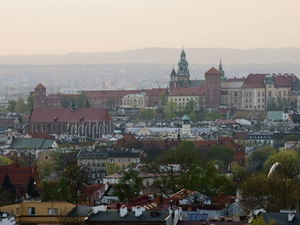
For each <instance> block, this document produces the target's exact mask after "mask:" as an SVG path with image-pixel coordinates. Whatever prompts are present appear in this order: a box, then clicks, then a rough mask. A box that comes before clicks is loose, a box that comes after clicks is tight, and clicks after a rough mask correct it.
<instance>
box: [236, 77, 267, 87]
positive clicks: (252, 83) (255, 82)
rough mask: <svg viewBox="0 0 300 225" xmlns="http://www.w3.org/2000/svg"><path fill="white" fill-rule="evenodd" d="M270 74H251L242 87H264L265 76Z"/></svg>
mask: <svg viewBox="0 0 300 225" xmlns="http://www.w3.org/2000/svg"><path fill="white" fill-rule="evenodd" d="M266 75H268V74H249V75H248V76H247V78H246V80H245V81H244V84H243V86H242V88H264V87H265V84H264V80H265V76H266Z"/></svg>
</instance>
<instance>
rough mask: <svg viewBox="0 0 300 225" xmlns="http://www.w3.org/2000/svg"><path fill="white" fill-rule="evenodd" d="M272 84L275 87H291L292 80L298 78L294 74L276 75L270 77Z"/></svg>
mask: <svg viewBox="0 0 300 225" xmlns="http://www.w3.org/2000/svg"><path fill="white" fill-rule="evenodd" d="M272 79H273V82H274V85H276V86H277V87H292V82H293V80H294V79H295V80H298V78H297V77H296V76H293V75H276V76H273V77H272Z"/></svg>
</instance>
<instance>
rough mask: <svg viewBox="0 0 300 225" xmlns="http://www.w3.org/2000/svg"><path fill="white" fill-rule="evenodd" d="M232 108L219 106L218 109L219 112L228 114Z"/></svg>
mask: <svg viewBox="0 0 300 225" xmlns="http://www.w3.org/2000/svg"><path fill="white" fill-rule="evenodd" d="M229 110H230V109H224V108H219V109H218V113H221V114H225V113H226V114H227V113H228V111H229Z"/></svg>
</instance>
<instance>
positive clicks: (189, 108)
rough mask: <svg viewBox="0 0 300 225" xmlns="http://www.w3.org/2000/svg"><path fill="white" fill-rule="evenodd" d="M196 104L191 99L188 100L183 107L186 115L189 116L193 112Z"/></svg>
mask: <svg viewBox="0 0 300 225" xmlns="http://www.w3.org/2000/svg"><path fill="white" fill-rule="evenodd" d="M195 106H196V102H195V101H194V100H193V99H190V100H189V101H188V102H187V103H186V105H185V112H186V114H188V115H189V114H190V113H191V112H194V111H195Z"/></svg>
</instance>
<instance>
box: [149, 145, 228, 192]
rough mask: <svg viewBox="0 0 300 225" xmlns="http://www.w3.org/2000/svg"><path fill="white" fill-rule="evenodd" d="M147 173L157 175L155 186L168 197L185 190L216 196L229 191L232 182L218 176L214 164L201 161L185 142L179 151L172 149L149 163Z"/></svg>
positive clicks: (179, 147)
mask: <svg viewBox="0 0 300 225" xmlns="http://www.w3.org/2000/svg"><path fill="white" fill-rule="evenodd" d="M145 171H147V172H150V173H153V174H154V186H155V187H157V188H159V189H160V191H161V192H162V193H163V194H165V195H167V196H170V195H172V194H174V193H176V192H177V191H179V190H181V189H182V188H186V189H193V190H195V191H198V192H200V193H201V194H204V195H207V196H212V195H216V194H218V193H220V192H222V191H224V190H225V189H226V190H227V187H228V186H229V185H228V184H229V183H230V181H229V180H228V179H227V178H226V177H225V176H222V175H218V174H217V170H216V168H215V167H214V165H213V164H212V162H210V161H208V160H207V159H206V158H205V157H203V158H200V155H199V152H198V151H197V149H196V147H195V145H194V143H193V142H190V141H183V142H181V143H180V145H179V146H178V148H176V149H170V150H168V151H167V152H165V153H163V154H161V155H160V156H158V157H157V158H156V159H155V160H154V161H152V162H150V163H147V164H146V166H145ZM228 182H229V183H228ZM225 187H226V188H225Z"/></svg>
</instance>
